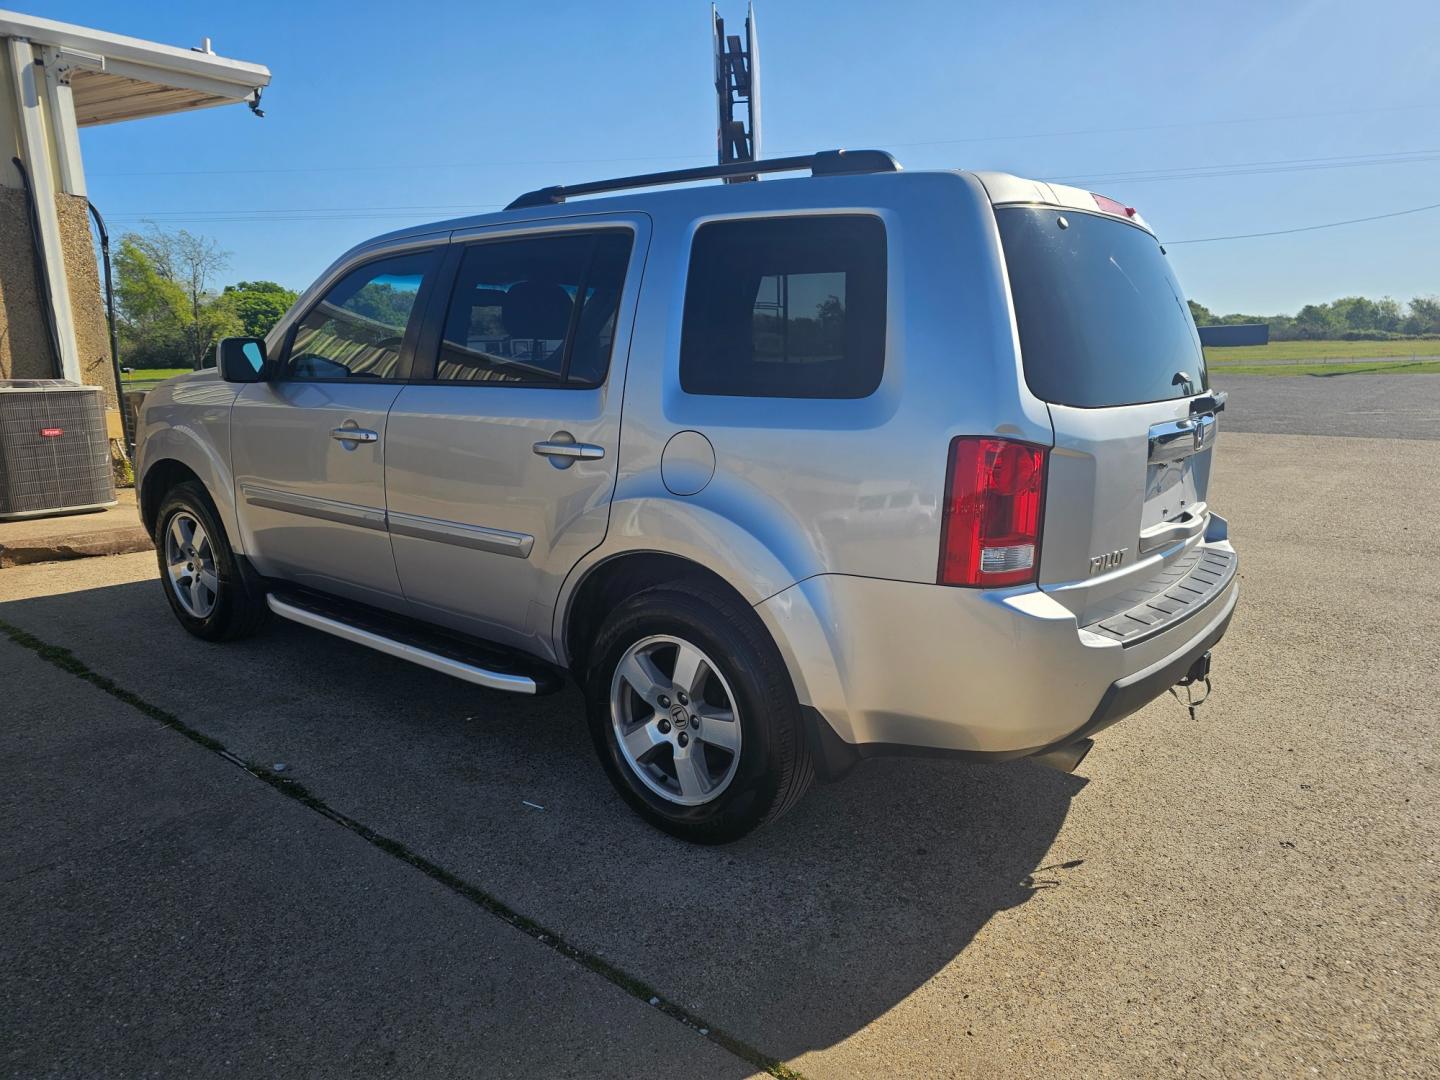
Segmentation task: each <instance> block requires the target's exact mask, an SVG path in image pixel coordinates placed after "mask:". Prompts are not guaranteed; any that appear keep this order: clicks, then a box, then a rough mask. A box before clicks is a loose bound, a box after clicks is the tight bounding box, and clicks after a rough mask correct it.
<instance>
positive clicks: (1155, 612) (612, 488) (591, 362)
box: [138, 151, 1238, 842]
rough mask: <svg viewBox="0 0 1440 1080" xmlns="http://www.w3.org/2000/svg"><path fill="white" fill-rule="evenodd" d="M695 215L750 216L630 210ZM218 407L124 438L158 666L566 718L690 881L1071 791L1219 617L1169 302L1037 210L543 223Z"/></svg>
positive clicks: (309, 308) (1229, 606)
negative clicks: (285, 630)
mask: <svg viewBox="0 0 1440 1080" xmlns="http://www.w3.org/2000/svg"><path fill="white" fill-rule="evenodd" d="M786 171H788V172H803V171H808V172H809V174H810V175H808V176H798V177H791V178H786V179H762V178H763V177H770V176H771V175H772V174H774V173H779V172H786ZM707 179H708V180H727V181H736V180H746V181H749V182H727V183H714V184H708V185H702V186H691V187H685V188H678V189H677V188H673V187H671V188H670V189H669V190H660V191H657V190H653V189H655V188H657V187H663V186H665V185H671V184H674V183H677V182H681V181H697V180H707ZM595 195H605V196H607V197H603V198H586V196H595ZM217 366H218V370H213V371H201V372H196V373H193V374H189V375H184V376H181V377H179V378H176V379H172V380H170V381H169V382H167V383H164V384H162V385H161V386H160V387H159V388H157V389H156V390H154V391H152V392H151V393H150V395H149V396H148V398H147V399H146V402H145V405H144V409H143V413H142V416H141V424H140V433H139V434H140V443H139V450H138V474H139V478H140V480H139V482H140V497H141V505H142V511H143V515H144V520H145V522H146V524H147V526H148V527H149V529H150V531H151V532H152V534H153V536H154V537H155V544H156V549H157V552H158V557H159V566H160V575H161V580H162V585H163V587H164V592H165V597H166V599H167V600H168V601H169V605H170V607H171V609H172V610H173V612H174V614H175V617H176V618H177V619H178V620H179V621H180V623H181V625H182V626H184V627H185V629H186V630H188V631H190V632H191V633H192V634H195V635H197V636H199V637H201V638H205V639H209V640H220V639H228V638H234V637H238V636H240V635H243V634H247V633H249V632H251V631H253V630H255V629H256V628H257V627H258V626H259V625H260V623H261V621H262V620H263V619H264V618H265V617H267V616H272V615H273V616H278V617H279V618H282V619H287V620H290V621H292V622H295V623H299V624H300V625H302V626H306V627H310V628H312V629H314V630H317V631H320V632H323V633H326V634H331V635H334V636H336V637H339V638H342V639H344V640H346V641H348V642H351V643H353V644H355V645H357V646H363V647H366V648H370V649H375V650H378V651H380V652H382V653H386V654H389V655H390V656H393V657H398V658H401V659H403V660H408V661H411V662H413V663H415V664H419V665H421V666H423V667H427V668H430V669H432V670H434V671H437V672H443V673H445V674H448V675H451V676H454V677H456V678H459V679H463V680H467V681H468V682H470V683H473V684H475V685H477V686H481V687H487V688H489V689H491V690H494V691H503V692H509V693H515V694H538V693H543V692H547V691H550V690H554V689H556V688H557V687H559V686H560V685H562V683H563V682H564V681H565V680H566V679H570V680H573V681H574V682H575V683H576V684H577V685H578V686H579V688H580V690H581V692H582V693H583V695H584V700H585V709H586V716H587V718H588V725H589V730H590V733H591V735H592V736H593V740H594V743H595V747H596V749H597V750H598V753H599V758H600V762H601V764H602V765H603V767H604V769H605V770H606V772H607V773H608V774H609V777H610V779H611V780H612V781H613V783H614V785H615V787H616V789H617V790H618V792H619V794H620V795H621V797H622V798H623V799H624V800H625V801H626V802H627V803H628V804H629V805H630V806H631V807H633V808H634V809H635V810H636V811H638V812H639V813H640V814H641V815H643V816H644V817H645V818H647V819H648V820H649V821H651V822H652V823H654V824H655V825H657V826H659V827H660V828H662V829H665V830H667V831H668V832H670V833H673V834H675V835H677V836H681V837H684V838H686V839H690V840H695V841H702V842H723V841H729V840H733V839H735V838H737V837H740V836H742V835H744V834H746V833H748V832H749V831H750V830H752V829H753V828H755V827H756V826H758V825H760V824H762V823H764V822H768V821H771V820H773V819H775V818H777V817H778V816H780V815H781V814H782V813H784V812H785V811H786V810H787V809H788V808H789V807H791V806H793V805H794V804H795V803H796V801H797V800H798V799H799V798H800V796H801V795H802V794H803V793H804V792H805V790H806V788H807V787H808V786H809V785H810V784H811V783H812V781H813V780H814V779H816V778H819V779H821V780H826V781H828V780H834V779H837V778H839V777H841V776H843V775H844V774H845V773H846V772H847V771H848V770H849V769H850V768H851V767H853V766H854V765H855V763H856V762H858V761H860V760H861V759H864V758H867V757H871V756H875V755H884V754H912V753H924V754H950V755H954V756H956V757H958V758H964V759H969V760H974V761H1005V760H1009V759H1014V758H1022V757H1031V758H1035V759H1036V760H1038V761H1041V762H1045V763H1049V764H1058V765H1060V766H1062V767H1066V768H1073V767H1074V766H1075V765H1076V764H1077V763H1078V761H1079V758H1080V757H1081V756H1083V754H1084V752H1085V750H1086V749H1088V747H1089V746H1090V738H1091V736H1093V735H1094V734H1095V733H1096V732H1098V731H1100V730H1101V729H1103V728H1105V727H1106V726H1107V725H1109V724H1112V723H1114V722H1115V721H1116V720H1119V719H1120V718H1122V717H1124V716H1126V715H1127V714H1129V713H1132V712H1134V711H1135V710H1136V709H1138V708H1139V707H1141V706H1142V705H1144V704H1145V703H1146V702H1148V701H1150V700H1151V699H1153V698H1154V697H1156V696H1157V695H1159V694H1161V693H1163V692H1165V691H1166V690H1167V689H1168V688H1170V687H1172V686H1175V685H1176V684H1177V683H1178V684H1189V683H1191V682H1196V681H1203V680H1204V679H1205V676H1206V673H1207V671H1208V668H1209V660H1210V650H1211V648H1212V646H1213V645H1214V644H1215V643H1216V642H1217V641H1218V640H1219V639H1220V637H1221V635H1223V634H1224V633H1225V629H1226V626H1227V624H1228V623H1229V620H1230V617H1231V613H1232V612H1233V610H1234V608H1235V604H1236V599H1237V595H1238V588H1237V580H1236V567H1237V560H1236V554H1235V551H1234V549H1233V548H1232V547H1231V545H1230V543H1229V540H1228V535H1227V527H1226V522H1225V520H1224V518H1222V517H1221V516H1220V515H1218V514H1217V513H1215V512H1214V511H1213V510H1212V509H1211V508H1210V506H1209V504H1208V502H1207V495H1208V490H1209V486H1210V469H1211V462H1212V458H1213V454H1214V446H1215V437H1216V428H1217V416H1218V415H1219V413H1220V411H1221V409H1222V408H1223V406H1224V399H1223V396H1222V395H1220V394H1218V393H1216V392H1214V391H1213V390H1212V389H1211V387H1210V384H1209V380H1208V375H1207V372H1206V367H1205V359H1204V355H1203V353H1202V351H1201V347H1200V343H1199V340H1198V337H1197V334H1196V330H1195V326H1194V323H1193V321H1192V319H1191V317H1190V314H1189V311H1188V309H1187V306H1186V301H1185V294H1184V292H1183V291H1182V289H1181V287H1180V285H1179V283H1178V282H1177V280H1176V277H1175V274H1174V272H1173V271H1172V269H1171V267H1170V264H1169V260H1168V259H1167V257H1166V253H1165V250H1164V248H1163V247H1162V245H1161V244H1160V243H1159V242H1158V241H1157V239H1156V237H1155V235H1154V233H1153V232H1152V231H1151V229H1150V228H1149V226H1148V225H1147V224H1146V222H1145V221H1144V220H1143V219H1142V218H1141V217H1140V215H1139V214H1137V213H1136V212H1135V210H1134V209H1133V208H1131V207H1127V206H1124V205H1123V204H1121V203H1119V202H1116V201H1114V200H1112V199H1110V198H1107V197H1105V196H1103V195H1096V194H1093V193H1091V192H1089V191H1084V190H1080V189H1077V188H1072V187H1064V186H1060V185H1056V184H1047V183H1040V182H1037V181H1032V180H1024V179H1020V178H1017V177H1014V176H1009V175H1003V174H999V173H986V172H978V173H976V172H959V171H951V172H903V171H901V170H900V168H899V166H898V165H897V164H896V163H895V161H894V159H893V158H892V157H890V155H888V154H885V153H882V152H878V151H857V152H843V151H828V152H823V153H818V154H814V155H809V156H805V157H797V158H787V159H778V160H776V161H761V162H747V163H743V164H742V165H739V166H734V165H731V166H717V167H714V168H709V169H698V170H693V169H692V170H684V171H681V172H676V173H662V174H651V175H648V176H640V177H628V178H623V179H619V180H604V181H596V182H592V183H586V184H579V185H575V186H571V187H552V188H545V189H541V190H539V191H534V192H530V193H528V194H526V195H523V196H521V197H520V198H518V199H516V200H515V201H514V202H513V203H512V204H511V205H510V206H509V207H508V208H507V209H506V210H505V211H503V212H500V213H495V214H489V215H485V216H481V217H472V218H465V219H461V220H455V221H447V222H442V223H438V224H434V225H425V226H420V227H416V228H410V229H405V230H403V231H400V232H394V233H390V234H388V235H385V236H381V237H378V238H376V239H374V240H371V241H368V242H366V243H364V244H361V245H360V246H358V247H356V248H354V249H353V250H351V251H349V252H347V253H346V254H345V255H343V256H341V257H340V258H339V259H338V260H336V262H335V263H334V264H333V265H332V266H331V267H330V268H329V269H327V270H326V271H325V272H324V273H323V274H322V275H321V276H320V278H319V279H318V280H317V281H316V282H315V284H314V285H313V286H312V287H311V288H310V289H309V290H308V291H307V292H306V293H305V294H304V295H303V296H301V297H300V299H299V300H298V301H297V303H296V304H295V306H294V307H293V308H292V309H291V311H290V312H289V313H288V314H287V315H286V316H285V317H284V318H283V319H281V321H280V322H279V324H278V325H276V326H275V328H274V329H273V330H272V331H271V332H270V334H269V335H268V336H267V337H266V338H264V339H263V340H262V339H258V338H229V339H226V340H224V341H223V342H221V343H220V345H219V347H218V365H217Z"/></svg>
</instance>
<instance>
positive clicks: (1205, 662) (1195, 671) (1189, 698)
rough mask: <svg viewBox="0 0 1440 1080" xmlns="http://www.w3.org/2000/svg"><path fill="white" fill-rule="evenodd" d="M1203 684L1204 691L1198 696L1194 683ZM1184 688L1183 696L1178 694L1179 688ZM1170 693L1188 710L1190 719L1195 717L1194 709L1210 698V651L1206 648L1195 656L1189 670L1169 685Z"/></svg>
mask: <svg viewBox="0 0 1440 1080" xmlns="http://www.w3.org/2000/svg"><path fill="white" fill-rule="evenodd" d="M1197 683H1200V684H1203V685H1204V687H1205V692H1204V693H1203V694H1201V695H1200V696H1199V697H1198V698H1197V697H1196V696H1195V689H1194V688H1195V685H1196V684H1197ZM1181 687H1184V688H1185V696H1184V697H1183V698H1182V697H1181V696H1180V688H1181ZM1170 695H1171V696H1172V697H1173V698H1174V699H1175V700H1176V701H1178V702H1180V704H1181V705H1184V706H1185V708H1187V709H1189V710H1190V719H1191V720H1194V719H1195V710H1196V709H1198V708H1200V706H1201V705H1204V704H1205V702H1207V701H1209V700H1210V653H1209V651H1208V650H1207V651H1206V652H1204V653H1203V654H1201V655H1200V656H1198V657H1196V659H1195V662H1194V663H1193V664H1191V665H1190V670H1189V671H1187V672H1186V673H1185V674H1184V676H1183V677H1182V678H1181V679H1180V681H1179V682H1177V683H1176V684H1175V685H1174V686H1172V687H1170Z"/></svg>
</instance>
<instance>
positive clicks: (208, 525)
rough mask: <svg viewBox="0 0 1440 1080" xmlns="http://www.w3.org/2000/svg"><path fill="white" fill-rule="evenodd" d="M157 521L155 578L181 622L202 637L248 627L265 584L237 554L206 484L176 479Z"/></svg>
mask: <svg viewBox="0 0 1440 1080" xmlns="http://www.w3.org/2000/svg"><path fill="white" fill-rule="evenodd" d="M156 522H157V524H156V528H155V554H156V557H157V558H158V560H159V563H160V583H161V585H162V586H163V587H164V589H165V599H166V600H168V601H169V603H170V610H171V611H173V612H174V613H175V617H176V618H177V619H179V620H180V625H181V626H183V627H185V629H186V630H188V631H190V633H192V634H194V635H195V636H196V637H201V638H205V639H206V640H207V641H224V640H229V639H231V638H238V637H244V636H245V635H247V634H250V633H253V632H254V631H255V630H256V628H257V627H258V626H259V625H260V623H261V622H263V621H264V618H265V614H266V611H267V609H266V606H265V594H264V590H263V589H262V588H260V587H259V585H258V584H257V583H256V582H254V581H252V580H251V579H250V578H249V577H248V576H247V575H246V574H245V572H244V569H243V567H242V566H241V565H240V562H239V560H238V559H236V557H235V552H234V550H233V549H232V548H231V547H230V541H229V538H228V537H226V535H225V528H224V526H223V525H221V524H220V516H219V514H217V513H216V512H215V507H214V505H213V504H212V503H211V502H210V496H209V495H208V494H207V493H206V491H205V489H204V488H203V487H201V486H200V485H199V484H197V483H194V482H192V481H187V482H186V483H183V484H177V485H175V487H173V488H171V489H170V490H169V491H168V492H166V494H165V498H164V500H163V501H162V502H161V503H160V512H159V514H158V515H157V517H156Z"/></svg>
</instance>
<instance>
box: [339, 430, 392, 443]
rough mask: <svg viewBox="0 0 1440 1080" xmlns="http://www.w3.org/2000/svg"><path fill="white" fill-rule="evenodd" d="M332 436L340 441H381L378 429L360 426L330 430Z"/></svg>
mask: <svg viewBox="0 0 1440 1080" xmlns="http://www.w3.org/2000/svg"><path fill="white" fill-rule="evenodd" d="M330 437H331V438H332V439H338V440H339V441H340V442H357V443H361V442H379V441H380V433H379V432H378V431H371V430H370V429H369V428H358V427H337V428H335V429H334V430H333V431H331V432H330Z"/></svg>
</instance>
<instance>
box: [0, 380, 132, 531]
mask: <svg viewBox="0 0 1440 1080" xmlns="http://www.w3.org/2000/svg"><path fill="white" fill-rule="evenodd" d="M114 505H115V477H114V474H113V473H112V472H111V471H110V439H109V436H108V434H107V431H106V427H105V397H104V392H103V391H102V390H101V389H100V388H99V387H98V386H76V385H75V384H74V383H70V382H65V381H64V380H61V379H0V521H4V520H6V519H9V518H25V517H42V516H44V515H46V514H63V513H73V512H75V511H80V510H98V509H100V508H102V507H106V506H114Z"/></svg>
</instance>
